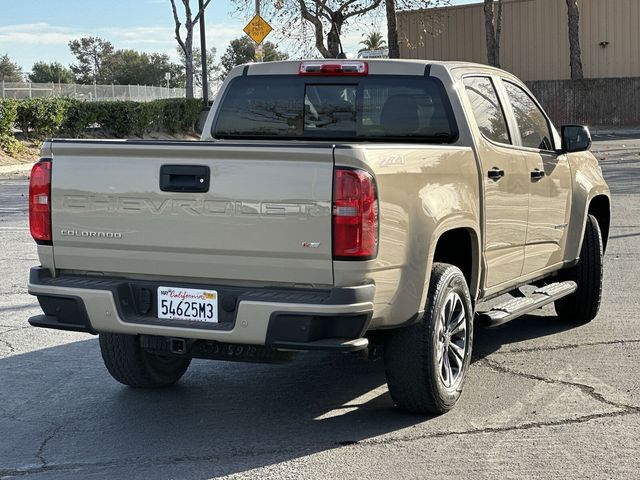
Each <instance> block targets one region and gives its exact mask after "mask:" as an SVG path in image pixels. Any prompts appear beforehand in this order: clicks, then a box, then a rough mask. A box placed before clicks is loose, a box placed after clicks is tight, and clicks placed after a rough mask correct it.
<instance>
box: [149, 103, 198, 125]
mask: <svg viewBox="0 0 640 480" xmlns="http://www.w3.org/2000/svg"><path fill="white" fill-rule="evenodd" d="M155 102H157V103H160V104H161V105H162V120H161V124H160V125H159V127H160V128H159V129H160V130H164V131H167V132H169V133H178V132H183V133H191V132H194V131H195V128H196V125H197V124H198V120H199V118H200V112H202V100H199V99H196V98H171V99H167V100H156V101H155ZM155 102H152V103H155Z"/></svg>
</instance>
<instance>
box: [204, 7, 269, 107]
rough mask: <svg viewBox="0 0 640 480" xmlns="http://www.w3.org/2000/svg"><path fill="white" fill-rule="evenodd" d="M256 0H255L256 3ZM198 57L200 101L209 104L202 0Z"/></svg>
mask: <svg viewBox="0 0 640 480" xmlns="http://www.w3.org/2000/svg"><path fill="white" fill-rule="evenodd" d="M257 3H258V0H256V4H257ZM200 59H201V63H202V102H203V103H204V108H207V107H208V106H209V79H208V78H207V36H206V33H205V28H204V0H200Z"/></svg>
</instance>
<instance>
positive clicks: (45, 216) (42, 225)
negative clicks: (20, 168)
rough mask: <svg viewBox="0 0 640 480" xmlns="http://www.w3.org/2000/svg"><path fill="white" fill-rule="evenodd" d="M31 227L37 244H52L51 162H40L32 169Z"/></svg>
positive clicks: (30, 191)
mask: <svg viewBox="0 0 640 480" xmlns="http://www.w3.org/2000/svg"><path fill="white" fill-rule="evenodd" d="M29 227H30V228H31V236H32V237H33V239H34V240H35V241H36V242H38V243H50V242H51V160H40V161H39V162H38V163H36V164H35V165H34V166H33V168H32V169H31V180H30V181H29Z"/></svg>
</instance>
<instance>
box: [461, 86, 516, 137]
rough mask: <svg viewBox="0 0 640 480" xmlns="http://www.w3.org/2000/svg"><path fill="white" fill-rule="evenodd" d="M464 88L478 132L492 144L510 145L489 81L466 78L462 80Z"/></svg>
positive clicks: (503, 119) (503, 120)
mask: <svg viewBox="0 0 640 480" xmlns="http://www.w3.org/2000/svg"><path fill="white" fill-rule="evenodd" d="M464 86H465V90H466V91H467V96H468V97H469V102H471V109H472V111H473V116H474V117H475V119H476V123H477V124H478V128H479V129H480V132H481V133H482V134H483V135H484V136H485V137H487V138H488V139H489V140H493V141H494V142H498V143H506V144H509V143H511V139H510V138H509V130H508V129H507V121H506V120H505V117H504V112H503V111H502V107H501V106H500V101H499V100H498V94H497V93H496V89H495V88H494V86H493V82H492V81H491V79H489V78H486V77H468V78H465V79H464Z"/></svg>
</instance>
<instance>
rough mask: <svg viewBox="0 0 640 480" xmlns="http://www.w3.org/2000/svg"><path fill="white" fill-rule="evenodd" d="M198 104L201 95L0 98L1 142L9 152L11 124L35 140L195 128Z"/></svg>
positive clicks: (125, 135) (124, 135)
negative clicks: (93, 99) (148, 98)
mask: <svg viewBox="0 0 640 480" xmlns="http://www.w3.org/2000/svg"><path fill="white" fill-rule="evenodd" d="M201 110H202V101H201V100H198V99H192V98H172V99H166V100H154V101H152V102H144V103H143V102H129V101H117V102H82V101H79V100H74V99H69V98H33V99H26V100H21V101H16V100H0V148H2V149H3V150H5V151H7V152H8V153H11V151H12V149H14V148H15V147H16V143H18V142H17V140H16V139H15V136H14V133H13V128H14V126H15V127H17V128H18V129H20V130H21V131H22V132H23V135H24V136H25V137H26V138H30V139H33V140H43V139H44V138H47V137H51V136H56V137H63V138H64V137H86V136H91V135H95V134H96V133H99V134H100V135H101V136H109V137H116V138H128V137H133V136H137V137H140V136H142V135H144V134H145V133H149V132H160V131H164V132H168V133H173V134H176V133H194V132H195V128H196V124H197V122H198V119H199V118H200V112H201ZM96 130H97V131H96Z"/></svg>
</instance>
